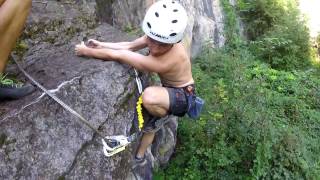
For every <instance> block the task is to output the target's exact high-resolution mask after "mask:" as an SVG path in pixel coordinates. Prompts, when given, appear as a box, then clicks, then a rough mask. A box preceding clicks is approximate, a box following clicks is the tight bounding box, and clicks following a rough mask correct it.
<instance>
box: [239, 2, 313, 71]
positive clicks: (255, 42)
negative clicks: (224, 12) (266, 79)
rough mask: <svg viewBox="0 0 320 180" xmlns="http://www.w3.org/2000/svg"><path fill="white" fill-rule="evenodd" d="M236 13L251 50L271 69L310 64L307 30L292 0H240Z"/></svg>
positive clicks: (297, 67)
mask: <svg viewBox="0 0 320 180" xmlns="http://www.w3.org/2000/svg"><path fill="white" fill-rule="evenodd" d="M238 7H239V10H240V15H241V17H243V19H244V21H245V23H246V31H247V35H248V37H249V39H251V40H252V43H251V51H252V52H254V53H255V54H256V55H257V56H258V57H259V58H260V59H262V60H264V61H265V62H267V63H269V64H270V65H271V67H272V68H276V69H284V70H292V69H303V68H306V67H308V66H309V65H310V43H309V39H310V37H309V31H308V29H307V27H306V26H305V21H304V20H302V19H301V16H300V13H299V11H298V9H297V4H296V1H294V0H241V1H240V3H239V6H238Z"/></svg>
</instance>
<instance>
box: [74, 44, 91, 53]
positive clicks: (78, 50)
mask: <svg viewBox="0 0 320 180" xmlns="http://www.w3.org/2000/svg"><path fill="white" fill-rule="evenodd" d="M87 49H88V47H87V46H86V45H85V44H84V42H83V41H82V42H81V43H80V44H77V45H76V47H75V48H74V50H75V52H76V55H77V56H84V55H85V52H86V50H87Z"/></svg>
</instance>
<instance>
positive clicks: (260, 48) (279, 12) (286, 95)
mask: <svg viewBox="0 0 320 180" xmlns="http://www.w3.org/2000/svg"><path fill="white" fill-rule="evenodd" d="M238 3H239V9H240V10H241V14H242V17H246V18H247V19H245V21H246V23H247V24H249V26H248V27H249V28H251V29H248V30H247V31H248V32H249V35H250V39H251V42H250V43H247V42H243V41H242V40H241V38H239V37H237V36H238V34H239V33H238V29H237V26H236V25H235V22H236V18H235V17H234V16H235V12H234V8H232V7H231V6H230V5H229V4H228V0H222V5H223V7H224V10H225V11H226V12H225V14H226V20H227V22H226V26H225V27H226V33H227V34H226V37H227V45H226V47H224V48H223V49H206V50H204V51H203V52H202V53H201V55H200V56H199V57H198V58H197V59H195V60H194V61H193V69H192V70H193V77H194V79H195V81H196V87H197V94H198V95H199V96H200V97H202V98H204V99H205V101H206V104H205V108H204V112H203V113H202V115H201V117H200V120H198V121H196V122H195V121H191V120H189V119H188V118H184V119H183V120H181V121H179V128H178V139H179V141H178V145H177V148H176V153H175V156H174V157H173V159H172V160H171V161H170V164H169V165H168V167H166V168H164V169H161V170H159V171H158V172H157V173H156V175H155V179H311V180H313V179H314V180H316V179H320V156H319V152H320V138H319V136H320V128H319V127H320V90H319V89H320V79H319V75H320V70H319V69H316V68H312V67H310V66H309V65H308V60H309V54H308V53H309V48H310V45H309V36H308V34H307V33H308V32H307V30H306V28H305V26H304V24H303V21H299V20H298V19H299V18H297V16H298V12H297V11H295V10H294V8H295V1H289V0H266V1H262V0H240V1H238ZM250 16H252V17H250ZM296 18H297V19H296ZM228 22H229V23H228ZM281 23H283V24H281ZM250 31H252V32H250ZM304 67H309V68H308V70H305V69H304ZM286 70H290V71H286Z"/></svg>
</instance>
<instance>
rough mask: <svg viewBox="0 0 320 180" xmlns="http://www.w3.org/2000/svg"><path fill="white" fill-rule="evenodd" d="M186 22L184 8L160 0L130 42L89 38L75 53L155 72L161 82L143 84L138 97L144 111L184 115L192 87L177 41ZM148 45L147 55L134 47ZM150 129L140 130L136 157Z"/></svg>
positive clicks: (142, 151) (142, 150)
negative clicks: (147, 130) (146, 131)
mask: <svg viewBox="0 0 320 180" xmlns="http://www.w3.org/2000/svg"><path fill="white" fill-rule="evenodd" d="M186 25H187V14H186V11H185V9H184V8H183V7H182V6H181V5H180V4H179V3H178V2H176V1H171V0H170V1H169V0H161V1H158V2H156V3H155V4H153V5H152V6H151V7H150V8H149V9H148V11H147V13H146V15H145V18H144V21H143V24H142V29H143V31H144V33H145V35H144V36H142V37H140V38H138V39H136V40H134V41H132V42H119V43H108V42H99V41H97V40H93V39H91V40H89V43H91V44H92V45H93V46H90V47H87V46H86V45H85V44H84V43H83V42H82V43H81V44H78V45H76V47H75V52H76V55H78V56H89V57H94V58H98V59H102V60H113V61H118V62H121V63H126V64H129V65H131V66H133V67H135V68H136V69H138V70H142V71H148V72H155V73H157V74H158V75H159V77H160V79H161V83H162V85H163V86H162V87H160V86H151V87H147V88H146V89H145V90H144V93H143V96H142V101H143V106H144V107H145V108H146V109H147V111H148V112H149V113H150V114H151V115H153V116H155V117H164V116H166V115H168V114H173V115H176V116H184V115H185V114H186V112H187V98H186V93H187V91H188V90H189V91H194V86H193V84H194V80H193V78H192V73H191V62H190V59H189V56H188V54H187V52H186V50H185V48H184V47H183V45H182V44H181V43H180V41H181V40H182V38H183V34H184V30H185V28H186ZM146 47H147V48H148V49H149V51H150V53H149V55H147V56H144V55H141V54H139V53H136V52H134V51H137V50H139V49H143V48H146ZM154 135H155V133H154V132H148V133H144V135H143V137H142V140H141V143H140V146H139V148H138V151H137V154H136V160H137V161H140V160H141V161H142V160H144V154H145V151H146V149H147V148H148V146H149V145H150V144H151V143H152V141H153V139H154Z"/></svg>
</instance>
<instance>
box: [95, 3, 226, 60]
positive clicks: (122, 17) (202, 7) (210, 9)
mask: <svg viewBox="0 0 320 180" xmlns="http://www.w3.org/2000/svg"><path fill="white" fill-rule="evenodd" d="M97 2H99V4H103V5H104V6H100V8H98V15H99V18H100V19H101V20H102V21H107V22H109V23H111V24H112V25H115V26H118V27H121V28H123V29H127V28H131V27H136V28H140V24H141V22H142V20H143V17H144V15H145V12H146V9H147V8H148V7H149V6H150V5H151V4H152V3H153V2H155V0H117V1H110V0H97ZM180 3H181V4H182V5H183V6H184V7H185V8H186V10H187V13H188V17H189V23H188V27H187V30H186V35H185V39H184V41H183V42H184V44H185V46H186V47H187V48H188V49H189V50H190V53H191V55H192V57H195V56H196V55H197V54H198V53H199V52H200V51H201V49H202V48H203V46H205V45H206V44H209V46H211V47H221V46H223V45H224V43H225V38H224V35H223V28H224V25H223V12H222V9H221V6H220V1H219V0H184V1H180ZM110 7H112V8H110ZM106 12H108V14H106ZM110 17H112V18H110Z"/></svg>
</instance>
